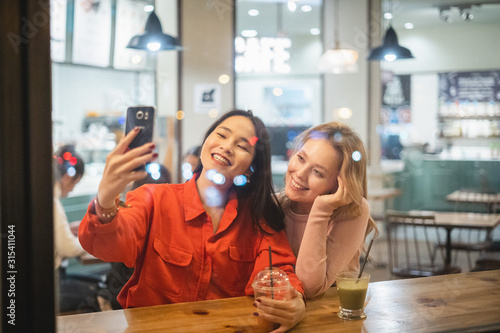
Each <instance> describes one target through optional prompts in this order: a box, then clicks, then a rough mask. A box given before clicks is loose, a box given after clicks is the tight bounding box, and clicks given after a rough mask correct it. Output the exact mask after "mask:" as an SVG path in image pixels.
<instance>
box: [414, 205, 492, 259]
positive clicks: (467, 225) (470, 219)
mask: <svg viewBox="0 0 500 333" xmlns="http://www.w3.org/2000/svg"><path fill="white" fill-rule="evenodd" d="M410 212H411V213H412V214H422V215H429V214H432V215H434V219H435V221H436V226H438V227H441V228H444V229H445V230H446V258H445V263H446V264H447V265H450V264H451V248H452V241H451V231H452V230H453V229H455V228H462V229H477V230H485V231H486V233H487V235H488V237H489V235H490V233H491V231H492V230H493V229H494V228H496V227H497V226H498V225H499V224H500V214H480V213H457V212H432V211H419V210H411V211H410Z"/></svg>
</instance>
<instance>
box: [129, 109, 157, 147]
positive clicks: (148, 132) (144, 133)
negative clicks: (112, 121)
mask: <svg viewBox="0 0 500 333" xmlns="http://www.w3.org/2000/svg"><path fill="white" fill-rule="evenodd" d="M155 114H156V112H155V107H154V106H131V107H129V108H128V109H127V117H126V120H125V135H127V134H128V133H129V132H130V131H132V130H133V129H134V128H135V127H139V128H140V129H141V131H140V132H139V134H137V136H136V137H135V138H134V140H133V141H132V142H131V143H130V144H129V147H130V149H134V148H137V147H140V146H142V145H143V144H145V143H148V142H152V141H153V129H154V126H155Z"/></svg>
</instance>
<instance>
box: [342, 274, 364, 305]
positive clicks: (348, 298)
mask: <svg viewBox="0 0 500 333" xmlns="http://www.w3.org/2000/svg"><path fill="white" fill-rule="evenodd" d="M367 289H368V284H367V283H363V281H359V282H357V283H356V281H349V280H347V281H342V282H341V283H340V285H337V290H338V294H339V299H340V306H341V307H342V308H344V309H349V310H358V309H362V308H363V307H364V305H365V297H366V290H367Z"/></svg>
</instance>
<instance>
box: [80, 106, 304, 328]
mask: <svg viewBox="0 0 500 333" xmlns="http://www.w3.org/2000/svg"><path fill="white" fill-rule="evenodd" d="M137 133H138V131H137V130H135V131H132V132H131V133H129V134H128V135H127V136H125V137H124V138H123V139H122V140H121V141H120V142H119V143H118V145H117V146H116V148H115V149H114V150H113V151H112V152H111V153H110V154H109V155H108V157H107V159H106V166H105V168H104V173H103V177H102V180H101V183H100V184H99V190H98V194H97V196H96V198H95V200H93V201H92V202H91V204H90V205H89V208H88V212H87V214H86V216H85V217H84V219H83V221H82V223H81V225H80V229H79V237H80V242H81V244H82V246H83V248H84V249H86V250H87V251H88V252H89V253H91V254H93V255H94V256H96V257H98V258H101V259H103V260H105V261H114V262H116V261H120V262H123V263H125V264H126V265H127V266H129V267H135V271H134V274H133V276H132V277H131V279H130V280H129V281H128V282H127V283H126V284H125V286H124V287H123V289H122V291H121V292H120V294H119V295H118V301H119V302H120V304H121V305H122V306H123V307H124V308H128V307H141V306H151V305H158V304H167V303H176V302H189V301H199V300H207V299H217V298H224V297H235V296H243V295H252V294H253V289H252V286H251V284H252V282H253V279H254V277H255V275H256V274H257V273H258V272H259V271H261V270H262V269H264V268H265V267H267V266H269V250H268V249H269V246H271V248H272V260H273V266H275V267H279V268H281V269H282V270H284V271H285V272H287V274H288V277H289V280H290V283H291V284H292V286H293V287H294V288H295V290H294V291H293V297H292V298H291V299H290V300H288V301H279V300H272V299H266V298H262V299H258V300H257V302H255V304H254V305H255V306H256V307H257V311H256V312H255V313H254V315H256V316H259V317H261V318H263V319H265V320H268V321H271V322H275V323H279V324H281V326H280V327H279V328H278V329H276V330H275V331H274V332H285V331H287V330H289V329H290V328H292V327H293V326H295V325H296V324H297V323H298V322H299V321H300V320H301V319H302V318H303V316H304V313H305V302H304V300H303V292H304V290H303V286H302V283H301V282H300V281H299V280H298V279H297V277H296V275H295V274H294V270H293V265H294V264H295V256H294V255H293V253H292V250H291V248H290V246H289V244H288V241H287V238H286V235H285V233H284V227H285V225H284V221H283V217H284V216H283V212H282V210H281V208H280V207H279V205H278V204H277V200H276V198H275V197H274V193H273V186H272V178H271V154H270V143H269V136H268V133H267V130H266V128H265V126H264V124H263V123H262V121H261V120H260V119H259V118H257V117H255V116H253V115H252V113H251V112H250V111H241V110H234V111H231V112H228V113H226V114H224V115H223V116H222V117H221V118H220V119H218V120H217V121H216V122H215V123H214V124H213V125H212V126H211V127H210V128H209V129H208V131H207V133H206V135H205V138H204V140H203V145H202V149H201V164H200V165H199V166H198V168H197V169H196V170H195V175H194V176H193V177H192V178H191V179H190V180H189V181H187V182H186V183H184V184H154V185H151V184H149V185H144V186H141V187H140V188H138V189H136V190H134V191H131V192H129V193H128V194H127V198H126V204H125V206H124V207H118V205H117V203H116V198H117V196H118V195H119V194H120V193H121V192H122V191H123V190H124V188H125V186H126V185H127V184H128V183H129V182H131V181H135V180H137V179H140V178H143V177H145V175H146V172H145V171H134V170H135V169H136V168H137V167H138V166H141V165H143V164H145V163H148V162H150V161H151V160H153V159H154V158H156V157H157V154H156V153H154V149H155V145H154V144H153V143H149V144H145V145H143V146H141V147H138V148H136V149H132V150H129V148H128V145H129V143H130V142H131V141H132V140H133V139H134V137H135V136H136V135H137Z"/></svg>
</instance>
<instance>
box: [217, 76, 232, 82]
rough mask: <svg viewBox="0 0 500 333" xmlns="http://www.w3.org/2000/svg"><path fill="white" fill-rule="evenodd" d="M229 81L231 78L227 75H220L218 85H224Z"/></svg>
mask: <svg viewBox="0 0 500 333" xmlns="http://www.w3.org/2000/svg"><path fill="white" fill-rule="evenodd" d="M230 80H231V77H230V76H229V75H227V74H222V75H221V76H219V83H220V84H226V83H228V82H229V81H230Z"/></svg>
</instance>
